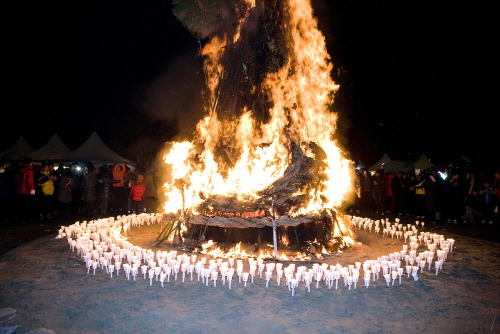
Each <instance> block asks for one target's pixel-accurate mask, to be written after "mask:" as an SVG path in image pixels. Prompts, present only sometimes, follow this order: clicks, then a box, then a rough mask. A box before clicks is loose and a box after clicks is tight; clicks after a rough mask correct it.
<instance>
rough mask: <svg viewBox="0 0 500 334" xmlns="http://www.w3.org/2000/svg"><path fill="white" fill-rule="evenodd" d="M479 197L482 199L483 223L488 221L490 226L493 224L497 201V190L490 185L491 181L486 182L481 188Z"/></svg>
mask: <svg viewBox="0 0 500 334" xmlns="http://www.w3.org/2000/svg"><path fill="white" fill-rule="evenodd" d="M479 197H480V199H481V206H482V210H481V211H482V213H483V218H484V219H483V220H482V221H481V222H482V223H486V221H485V220H487V221H488V223H489V224H493V211H494V210H495V205H496V201H497V189H496V188H495V187H494V186H493V185H492V184H490V182H489V181H484V182H483V184H482V186H481V187H479Z"/></svg>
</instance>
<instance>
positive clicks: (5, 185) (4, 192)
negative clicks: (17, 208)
mask: <svg viewBox="0 0 500 334" xmlns="http://www.w3.org/2000/svg"><path fill="white" fill-rule="evenodd" d="M14 193H15V185H14V180H13V178H12V173H11V172H10V171H9V169H7V168H5V166H4V165H3V164H0V219H1V221H7V220H8V219H10V218H11V214H12V204H13V199H14Z"/></svg>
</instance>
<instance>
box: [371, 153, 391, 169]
mask: <svg viewBox="0 0 500 334" xmlns="http://www.w3.org/2000/svg"><path fill="white" fill-rule="evenodd" d="M391 161H392V159H391V158H389V155H388V154H387V153H384V155H382V157H381V158H380V159H379V161H377V162H376V163H375V164H374V165H373V166H371V167H370V168H368V170H369V171H370V172H374V171H376V170H379V169H382V168H383V165H384V164H386V163H388V162H391Z"/></svg>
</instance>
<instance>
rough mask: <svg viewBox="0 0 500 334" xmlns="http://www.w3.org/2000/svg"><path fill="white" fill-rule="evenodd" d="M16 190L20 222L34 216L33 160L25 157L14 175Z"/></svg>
mask: <svg viewBox="0 0 500 334" xmlns="http://www.w3.org/2000/svg"><path fill="white" fill-rule="evenodd" d="M15 180H16V190H17V195H18V204H19V206H18V208H17V209H18V212H19V216H20V219H21V222H22V223H25V222H26V221H32V220H34V218H35V215H36V214H35V212H36V205H35V204H36V203H35V196H34V195H35V172H34V170H33V162H32V160H31V159H30V158H29V157H25V158H24V159H23V162H22V163H21V166H20V167H19V169H18V171H17V173H16V175H15Z"/></svg>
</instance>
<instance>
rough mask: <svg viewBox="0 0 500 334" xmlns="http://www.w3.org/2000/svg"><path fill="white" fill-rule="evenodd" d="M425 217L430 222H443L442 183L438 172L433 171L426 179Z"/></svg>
mask: <svg viewBox="0 0 500 334" xmlns="http://www.w3.org/2000/svg"><path fill="white" fill-rule="evenodd" d="M424 188H425V209H426V214H425V216H426V217H427V219H428V220H429V221H430V222H439V221H440V220H441V195H442V192H443V188H442V181H441V178H440V177H439V176H438V173H437V171H436V170H435V169H434V170H432V171H431V172H430V173H429V175H427V177H426V179H425V186H424Z"/></svg>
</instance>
